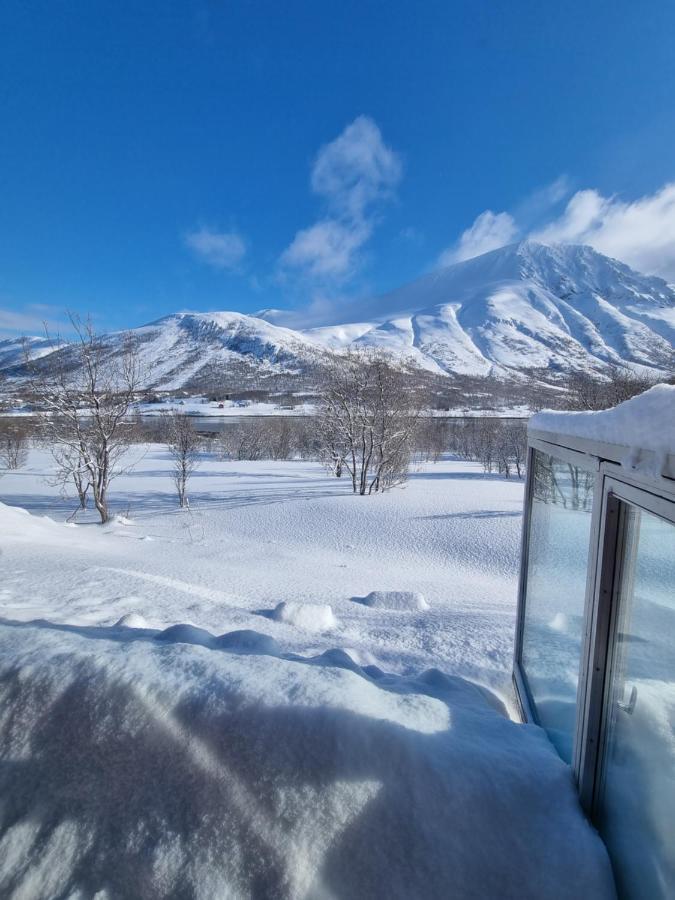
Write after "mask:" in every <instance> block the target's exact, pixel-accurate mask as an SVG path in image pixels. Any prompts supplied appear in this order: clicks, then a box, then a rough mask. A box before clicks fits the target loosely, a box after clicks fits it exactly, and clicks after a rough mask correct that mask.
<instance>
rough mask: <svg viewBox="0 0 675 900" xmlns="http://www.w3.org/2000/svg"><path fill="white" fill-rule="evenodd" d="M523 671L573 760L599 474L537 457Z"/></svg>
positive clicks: (540, 711)
mask: <svg viewBox="0 0 675 900" xmlns="http://www.w3.org/2000/svg"><path fill="white" fill-rule="evenodd" d="M533 477H534V483H533V495H532V508H531V512H530V533H529V553H528V564H527V580H526V588H525V591H526V593H525V621H524V628H523V646H522V657H521V660H522V665H523V669H524V672H525V676H526V679H527V683H528V686H529V689H530V694H531V696H532V700H533V702H534V705H535V708H536V712H537V715H538V718H539V722H540V724H541V725H542V726H543V727H544V728H545V729H546V730H547V732H548V734H549V737H550V738H551V741H552V742H553V744H554V745H555V747H556V748H557V750H558V752H559V753H560V755H561V756H562V757H563V759H565V760H566V761H567V762H570V761H571V757H572V738H573V734H574V723H575V716H576V696H577V684H578V680H579V662H580V658H581V644H582V635H583V613H584V598H585V593H586V575H587V564H588V547H589V540H590V529H591V506H592V502H593V473H592V472H588V471H586V470H585V469H582V468H579V467H578V466H574V465H572V464H570V463H566V462H563V461H562V460H559V459H555V458H554V457H552V456H549V455H548V454H546V453H542V452H540V451H536V452H535V455H534V470H533Z"/></svg>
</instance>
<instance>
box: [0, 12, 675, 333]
mask: <svg viewBox="0 0 675 900" xmlns="http://www.w3.org/2000/svg"><path fill="white" fill-rule="evenodd" d="M673 34H675V4H674V3H672V2H669V0H663V2H659V0H654V2H645V3H635V2H626V0H613V2H605V0H593V2H590V3H589V2H588V0H586V2H577V0H566V2H564V3H552V2H551V3H549V2H541V0H538V2H535V0H532V2H524V0H510V2H502V0H492V2H481V0H467V2H449V0H446V2H434V0H425V2H424V3H415V4H413V3H404V2H394V0H393V2H389V3H383V2H382V3H381V2H367V0H361V2H350V0H341V2H324V3H310V2H293V0H288V2H284V3H277V2H244V0H239V2H211V3H209V2H203V3H200V2H194V0H193V2H178V0H176V2H166V0H162V2H152V0H144V2H143V3H137V2H130V0H117V2H102V0H88V2H76V0H70V2H63V0H47V2H39V0H34V2H31V3H25V2H17V0H4V2H3V4H2V7H1V9H0V136H1V137H0V333H5V334H15V333H19V332H23V331H30V332H34V331H36V330H37V331H39V323H40V321H41V320H43V319H47V320H48V321H49V322H51V323H54V324H57V323H58V322H59V321H60V320H61V319H62V314H63V310H64V309H66V308H68V309H72V310H75V311H79V312H81V313H86V312H91V313H93V314H94V315H95V317H96V320H97V322H98V323H99V324H100V327H102V328H121V327H126V326H134V325H139V324H142V323H144V322H147V321H151V320H153V319H155V318H158V317H159V316H161V315H165V314H168V313H171V312H174V311H177V310H180V309H201V310H210V309H237V310H241V311H254V310H257V309H259V308H261V307H270V306H272V307H281V308H295V309H302V310H305V311H306V310H309V311H310V313H309V314H307V313H306V312H305V313H303V316H304V317H305V318H306V319H307V320H308V321H309V319H312V320H314V321H320V320H322V319H332V320H339V318H340V315H341V310H342V309H343V308H345V309H346V308H347V306H349V308H350V310H353V309H355V308H356V310H358V303H356V307H355V306H354V301H355V298H359V297H361V296H368V295H372V294H374V293H380V292H384V291H387V290H389V289H392V288H394V287H396V286H398V285H400V284H401V283H403V282H405V281H409V280H412V279H414V278H416V277H418V276H419V275H420V274H422V273H424V272H426V271H428V270H429V269H431V268H433V267H434V266H436V265H439V264H448V263H451V262H453V261H456V260H459V259H463V258H466V257H467V256H471V255H475V254H476V253H478V252H481V251H484V250H485V249H491V248H492V247H495V246H499V245H500V244H503V243H508V242H510V241H512V240H516V239H518V238H521V237H524V236H528V235H529V236H534V237H542V238H544V239H546V240H570V241H576V240H582V241H584V242H586V243H592V244H593V245H594V246H597V247H598V249H600V250H602V251H603V252H608V253H611V254H612V255H616V256H620V257H621V258H624V259H626V261H628V262H630V263H632V264H633V265H635V266H636V267H638V268H642V269H643V270H645V271H650V272H653V273H657V274H661V275H663V276H665V277H666V278H668V279H669V280H672V281H675V246H674V244H675V187H674V186H673V182H675V154H673V150H672V148H673V145H674V144H675V53H673V50H672V39H673ZM350 316H351V313H350Z"/></svg>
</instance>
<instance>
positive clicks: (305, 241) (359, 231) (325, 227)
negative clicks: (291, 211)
mask: <svg viewBox="0 0 675 900" xmlns="http://www.w3.org/2000/svg"><path fill="white" fill-rule="evenodd" d="M371 230H372V229H371V226H370V224H369V223H368V222H365V221H360V222H348V223H343V222H340V221H338V220H336V219H324V220H323V221H322V222H317V223H316V224H315V225H311V226H310V227H309V228H304V229H303V230H302V231H298V233H297V234H296V235H295V237H294V238H293V241H292V243H291V244H290V245H289V246H288V247H287V248H286V249H285V250H284V252H283V254H282V257H281V261H282V263H283V264H284V265H286V266H292V267H295V268H300V269H303V270H304V271H305V272H306V274H308V275H310V276H312V277H315V278H336V279H342V278H346V277H348V276H349V275H350V274H351V273H352V271H353V267H354V255H355V253H356V252H357V251H358V250H359V249H360V248H361V247H362V246H363V244H364V243H365V242H366V241H367V240H368V238H369V237H370V232H371Z"/></svg>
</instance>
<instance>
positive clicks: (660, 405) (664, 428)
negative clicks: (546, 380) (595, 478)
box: [529, 384, 675, 466]
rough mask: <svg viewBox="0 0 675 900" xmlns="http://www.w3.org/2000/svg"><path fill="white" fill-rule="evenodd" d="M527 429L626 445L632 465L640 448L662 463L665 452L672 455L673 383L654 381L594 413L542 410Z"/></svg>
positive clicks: (674, 427) (674, 434) (674, 444)
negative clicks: (652, 384) (651, 384)
mask: <svg viewBox="0 0 675 900" xmlns="http://www.w3.org/2000/svg"><path fill="white" fill-rule="evenodd" d="M529 430H530V431H540V432H541V431H544V432H552V433H554V434H556V435H558V436H562V437H576V438H583V439H586V440H592V441H597V442H602V443H603V444H616V445H618V446H620V447H626V448H630V451H631V452H630V453H629V455H628V457H627V458H626V460H627V461H630V465H632V466H635V461H636V459H637V458H638V457H639V453H640V451H651V452H652V453H653V454H655V455H656V456H657V457H658V458H659V459H660V461H661V464H663V462H664V458H665V457H666V456H667V455H669V454H675V385H670V384H657V385H655V386H654V387H652V388H650V389H649V390H648V391H645V392H644V393H643V394H639V395H638V396H637V397H632V398H631V399H630V400H626V401H625V402H624V403H620V404H619V405H618V406H615V407H614V408H613V409H604V410H600V411H598V412H555V411H552V410H545V411H544V412H540V413H537V414H536V415H534V416H533V417H532V418H531V419H530V423H529Z"/></svg>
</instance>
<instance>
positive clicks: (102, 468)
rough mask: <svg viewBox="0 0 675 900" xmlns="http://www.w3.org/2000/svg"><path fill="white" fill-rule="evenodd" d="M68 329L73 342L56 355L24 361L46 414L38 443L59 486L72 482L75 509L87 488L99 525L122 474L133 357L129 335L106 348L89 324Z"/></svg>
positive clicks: (136, 379)
mask: <svg viewBox="0 0 675 900" xmlns="http://www.w3.org/2000/svg"><path fill="white" fill-rule="evenodd" d="M71 324H72V328H73V332H74V334H75V337H74V339H73V340H72V341H71V342H69V343H67V344H66V345H65V346H60V345H61V342H60V341H59V346H60V349H58V350H57V351H56V352H54V353H51V354H49V356H47V357H46V358H45V359H43V360H40V361H38V362H35V363H33V362H32V361H30V360H28V361H27V370H28V372H29V374H30V379H31V387H32V389H33V392H34V395H35V397H36V400H37V402H38V403H39V405H40V407H41V409H42V410H43V412H44V413H46V415H43V416H41V417H40V428H41V430H42V434H43V439H44V440H45V442H46V443H48V444H50V445H51V446H52V447H53V452H54V458H55V460H56V463H57V466H58V467H59V469H60V472H61V475H62V477H63V480H64V483H65V481H66V480H67V479H69V478H72V480H73V481H74V483H75V485H76V488H77V490H78V495H79V497H80V502H81V503H83V502H86V493H87V490H88V489H89V488H86V487H84V486H85V485H89V487H90V489H91V493H92V497H93V501H94V505H95V507H96V509H97V511H98V514H99V516H100V518H101V523H105V522H107V521H108V519H109V518H110V513H109V507H108V489H109V487H110V482H111V481H112V480H113V478H115V477H116V476H117V475H119V474H120V473H121V472H123V471H125V467H124V466H123V465H122V461H123V458H124V456H125V453H126V451H127V449H128V447H129V432H130V430H131V428H132V423H131V422H129V421H128V416H129V413H130V411H131V409H132V405H133V402H134V399H135V393H136V391H137V390H138V387H139V383H140V367H139V359H138V351H137V348H136V344H135V342H134V341H133V339H132V338H131V336H129V335H125V336H123V337H122V339H121V341H120V342H119V343H115V345H113V346H110V345H109V344H106V342H105V340H104V339H103V338H102V337H100V336H99V335H97V334H96V332H95V331H94V328H93V325H92V323H91V321H90V320H88V319H87V320H86V321H82V320H81V319H80V318H78V317H77V316H71ZM55 345H56V342H55ZM80 487H83V488H84V493H81V491H80Z"/></svg>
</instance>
